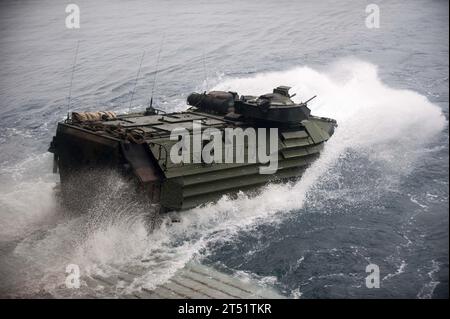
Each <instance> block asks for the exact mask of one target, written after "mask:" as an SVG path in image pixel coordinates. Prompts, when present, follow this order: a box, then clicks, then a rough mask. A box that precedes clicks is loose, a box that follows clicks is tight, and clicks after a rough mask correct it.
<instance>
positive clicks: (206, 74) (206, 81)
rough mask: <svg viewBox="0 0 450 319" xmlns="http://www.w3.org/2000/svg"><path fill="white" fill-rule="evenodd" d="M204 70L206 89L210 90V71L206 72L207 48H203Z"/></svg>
mask: <svg viewBox="0 0 450 319" xmlns="http://www.w3.org/2000/svg"><path fill="white" fill-rule="evenodd" d="M203 72H204V73H205V84H206V90H208V87H209V85H208V73H206V55H205V50H203ZM206 90H205V91H206Z"/></svg>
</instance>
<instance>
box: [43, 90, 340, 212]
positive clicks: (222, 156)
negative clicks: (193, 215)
mask: <svg viewBox="0 0 450 319" xmlns="http://www.w3.org/2000/svg"><path fill="white" fill-rule="evenodd" d="M289 89H290V88H289V87H286V86H280V87H277V88H275V89H274V90H273V93H269V94H265V95H261V96H247V95H241V96H239V95H238V94H237V93H235V92H223V91H211V92H209V93H206V92H205V93H192V94H191V95H189V96H188V98H187V103H188V104H189V105H190V108H188V109H187V110H186V111H184V112H179V113H165V112H163V111H161V110H158V109H154V108H153V107H152V106H149V107H148V108H147V109H146V110H145V111H143V112H140V113H133V114H122V115H116V114H115V113H113V112H86V113H78V112H72V114H71V117H70V118H68V119H67V120H65V121H63V122H60V123H58V128H57V132H56V136H54V138H53V141H52V143H51V145H50V149H49V151H50V152H52V153H53V154H54V164H55V166H54V170H55V172H56V171H58V170H59V173H60V178H61V186H62V191H63V195H65V197H66V198H67V197H71V196H72V197H73V194H72V190H73V189H74V187H73V186H74V185H73V184H74V183H76V185H75V187H78V188H84V187H85V185H84V184H83V183H86V185H88V184H89V185H92V183H93V181H92V180H90V177H89V176H90V175H89V174H87V175H85V176H88V177H86V178H85V180H84V181H80V179H79V178H77V177H79V176H81V175H83V173H85V172H92V171H95V170H103V169H105V168H108V169H113V170H117V171H119V172H121V173H123V174H125V175H126V176H130V177H131V178H132V179H133V180H135V181H136V182H137V184H138V185H139V188H141V189H142V194H146V196H148V200H149V201H150V202H151V203H154V204H157V205H158V207H160V208H161V209H162V210H163V211H172V210H176V211H179V210H185V209H189V208H193V207H196V206H198V205H201V204H203V203H208V202H211V201H215V200H217V199H219V198H220V197H221V196H222V195H224V194H236V193H237V192H238V191H241V190H242V191H246V190H250V189H255V188H257V187H259V186H263V185H264V184H267V183H269V182H277V181H285V180H288V179H292V178H299V177H301V175H302V174H303V172H304V171H305V169H306V168H307V167H308V166H309V165H310V164H311V163H312V162H313V161H314V160H315V159H317V157H318V156H319V153H320V151H321V150H322V148H323V146H324V142H325V141H327V140H328V139H329V138H330V136H331V135H332V134H333V132H334V129H335V127H336V126H337V125H336V121H335V120H333V119H329V118H323V117H316V116H313V115H311V114H310V109H309V108H308V107H307V102H309V100H308V101H307V102H304V103H300V104H296V103H294V102H293V101H292V100H291V97H292V96H290V95H289ZM310 100H311V99H310ZM99 183H100V181H99ZM70 184H72V185H71V186H70V187H69V185H70ZM94 184H95V183H94ZM79 200H83V199H79Z"/></svg>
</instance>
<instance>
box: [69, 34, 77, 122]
mask: <svg viewBox="0 0 450 319" xmlns="http://www.w3.org/2000/svg"><path fill="white" fill-rule="evenodd" d="M79 46H80V40H78V41H77V48H76V50H75V58H74V59H73V66H72V75H71V77H70V88H69V98H68V100H67V119H69V114H70V98H71V96H72V84H73V74H74V73H75V65H76V64H77V57H78V47H79Z"/></svg>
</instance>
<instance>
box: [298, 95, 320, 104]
mask: <svg viewBox="0 0 450 319" xmlns="http://www.w3.org/2000/svg"><path fill="white" fill-rule="evenodd" d="M316 96H317V95H314V96H313V97H312V98H310V99H309V100H307V101H305V102H303V103H302V104H308V102H310V101H312V100H313V99H315V98H316Z"/></svg>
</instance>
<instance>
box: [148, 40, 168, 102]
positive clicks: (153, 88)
mask: <svg viewBox="0 0 450 319" xmlns="http://www.w3.org/2000/svg"><path fill="white" fill-rule="evenodd" d="M164 38H165V35H163V38H162V39H161V44H160V46H159V52H158V58H157V59H156V70H155V78H154V79H153V87H152V95H151V97H150V105H149V109H151V108H152V106H153V94H154V93H155V86H156V78H157V76H158V71H159V57H160V56H161V51H162V47H163V43H164Z"/></svg>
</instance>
